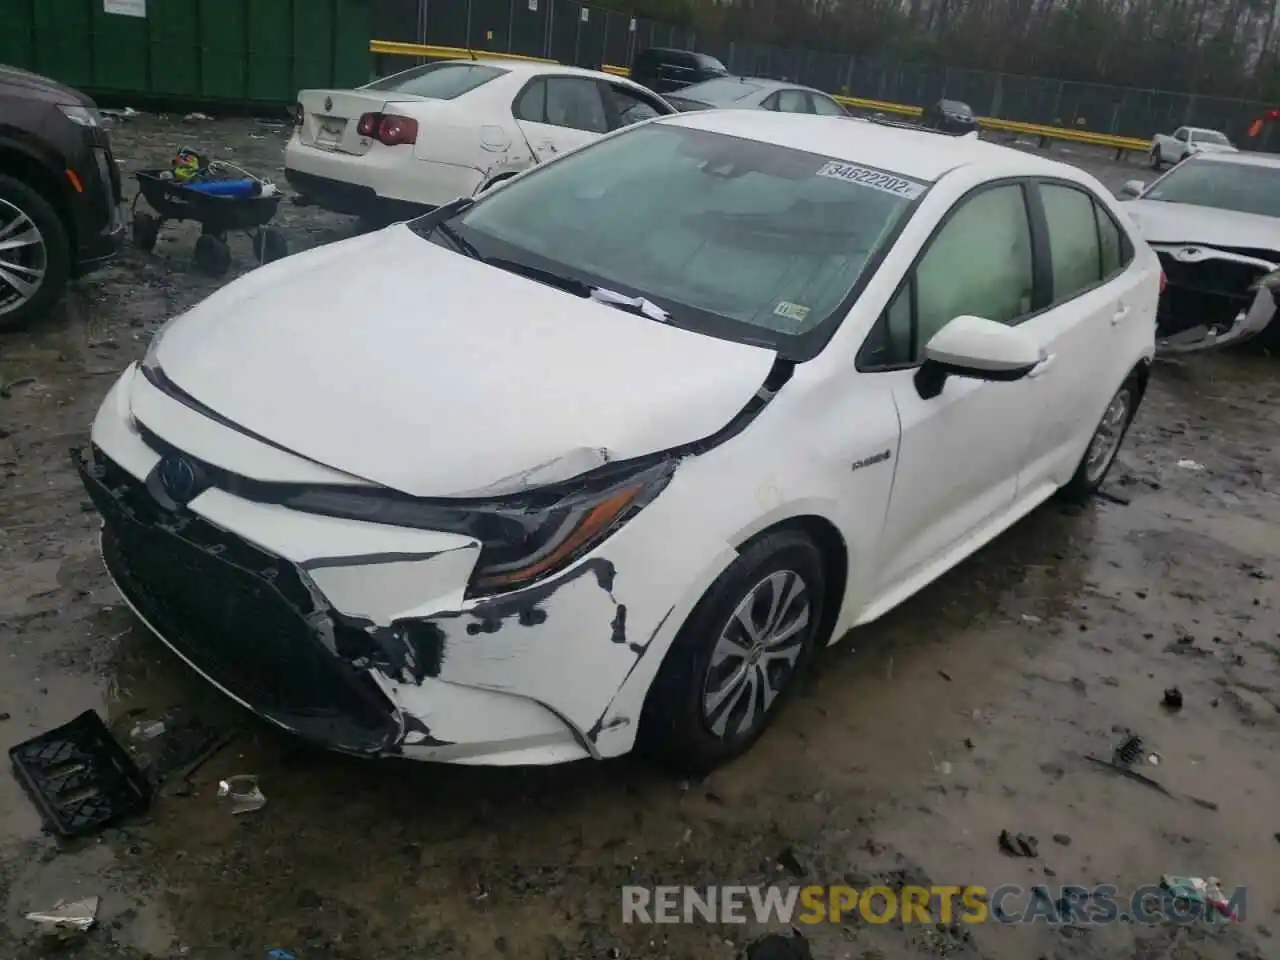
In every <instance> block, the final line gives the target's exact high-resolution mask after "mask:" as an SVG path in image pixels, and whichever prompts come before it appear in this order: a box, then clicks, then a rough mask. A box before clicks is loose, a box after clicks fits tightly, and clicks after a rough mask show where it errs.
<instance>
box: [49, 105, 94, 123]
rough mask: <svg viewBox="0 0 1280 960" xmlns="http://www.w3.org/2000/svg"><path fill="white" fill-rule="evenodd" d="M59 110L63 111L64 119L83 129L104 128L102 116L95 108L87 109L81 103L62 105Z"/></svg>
mask: <svg viewBox="0 0 1280 960" xmlns="http://www.w3.org/2000/svg"><path fill="white" fill-rule="evenodd" d="M58 109H59V110H60V111H62V115H63V116H64V117H66V118H67V119H68V120H70V121H71V122H72V123H75V124H79V125H80V126H82V127H100V126H102V116H101V114H99V113H98V111H97V110H95V109H94V108H93V107H86V106H84V105H83V104H79V103H60V104H58Z"/></svg>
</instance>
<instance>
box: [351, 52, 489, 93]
mask: <svg viewBox="0 0 1280 960" xmlns="http://www.w3.org/2000/svg"><path fill="white" fill-rule="evenodd" d="M506 72H507V71H505V70H503V69H502V68H501V67H495V66H492V65H490V64H487V63H458V62H453V61H450V62H447V63H427V64H423V65H422V66H420V67H414V68H412V69H410V70H405V71H403V72H401V73H395V74H392V75H391V76H389V77H383V78H382V79H381V80H375V81H374V82H373V83H370V84H368V85H366V86H365V87H363V88H362V89H364V90H381V91H385V92H387V93H404V94H408V95H409V96H414V97H430V98H431V99H432V100H452V99H454V98H455V97H460V96H462V94H464V93H467V92H468V91H471V90H474V89H475V88H476V87H479V86H483V85H484V84H486V83H488V82H489V81H490V80H492V79H494V78H495V77H500V76H502V75H503V74H504V73H506Z"/></svg>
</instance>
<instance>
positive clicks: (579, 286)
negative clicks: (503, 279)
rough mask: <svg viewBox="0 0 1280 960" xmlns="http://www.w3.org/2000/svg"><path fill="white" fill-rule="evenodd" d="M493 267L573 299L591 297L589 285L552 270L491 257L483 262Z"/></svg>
mask: <svg viewBox="0 0 1280 960" xmlns="http://www.w3.org/2000/svg"><path fill="white" fill-rule="evenodd" d="M485 262H486V263H488V264H490V265H491V266H494V267H499V268H501V269H503V270H506V271H507V272H508V273H515V274H518V275H519V276H522V277H527V278H528V279H530V280H536V281H538V283H545V284H546V285H547V286H549V287H555V288H556V289H558V290H563V291H564V292H565V293H572V294H573V295H574V296H575V297H583V298H584V299H585V298H586V297H589V296H591V291H592V289H593V288H592V286H591V284H589V283H583V282H582V281H581V280H575V279H574V278H573V277H567V276H565V275H564V274H562V273H556V272H555V271H554V270H543V269H542V268H541V267H531V266H529V264H527V263H520V262H519V261H518V260H506V259H504V258H502V257H491V258H490V259H489V260H487V261H485Z"/></svg>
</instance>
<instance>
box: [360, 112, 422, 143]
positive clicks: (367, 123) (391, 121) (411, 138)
mask: <svg viewBox="0 0 1280 960" xmlns="http://www.w3.org/2000/svg"><path fill="white" fill-rule="evenodd" d="M356 132H357V133H358V134H360V136H362V137H372V138H373V139H375V140H377V141H378V142H379V143H382V144H385V145H386V146H388V147H398V146H400V145H401V144H405V143H417V142H418V121H417V120H414V119H413V118H412V117H401V116H397V115H396V114H394V113H366V114H365V115H364V116H362V117H361V118H360V122H359V123H358V124H356Z"/></svg>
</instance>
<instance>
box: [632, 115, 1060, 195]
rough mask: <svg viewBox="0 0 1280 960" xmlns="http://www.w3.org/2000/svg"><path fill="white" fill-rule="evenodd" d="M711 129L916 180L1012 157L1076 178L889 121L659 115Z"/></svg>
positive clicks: (1028, 171)
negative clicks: (862, 164)
mask: <svg viewBox="0 0 1280 960" xmlns="http://www.w3.org/2000/svg"><path fill="white" fill-rule="evenodd" d="M651 122H653V123H672V124H679V125H681V126H685V127H693V128H695V129H699V130H707V131H710V132H712V133H723V134H727V135H728V136H733V137H741V138H742V139H744V140H757V141H760V142H762V143H771V144H775V145H777V146H781V147H792V148H794V149H796V150H804V151H807V152H809V153H816V154H819V155H821V156H827V157H833V158H835V159H836V160H843V161H845V162H847V163H864V164H867V165H869V166H873V167H880V168H882V169H884V170H889V171H892V172H894V173H898V174H902V175H903V176H908V177H911V178H913V179H916V180H923V181H934V180H937V179H938V178H939V177H941V176H942V175H943V174H944V173H947V172H948V171H950V170H954V169H956V168H957V167H963V166H966V165H969V164H975V163H999V164H1002V165H1003V164H1009V163H1014V162H1016V163H1017V165H1018V167H1019V168H1020V170H1019V172H1020V173H1022V174H1025V175H1035V174H1037V173H1039V174H1042V175H1044V176H1063V175H1065V176H1066V177H1067V178H1069V179H1073V180H1074V179H1078V173H1077V170H1076V168H1075V167H1072V166H1069V165H1067V164H1065V163H1058V162H1057V161H1056V160H1049V159H1046V158H1044V157H1038V156H1036V155H1034V154H1030V153H1024V152H1023V151H1021V150H1014V149H1013V148H1011V147H1005V146H1001V145H999V144H996V143H987V142H986V141H983V140H979V139H978V138H976V137H953V136H949V135H947V134H943V133H937V132H935V131H932V130H925V129H923V128H919V127H902V126H888V125H884V124H878V123H875V122H874V121H870V120H861V119H859V118H849V117H818V116H812V115H809V114H799V113H775V112H772V111H769V110H704V111H698V112H695V113H681V114H676V115H675V116H670V117H662V118H660V119H658V120H654V121H651Z"/></svg>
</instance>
